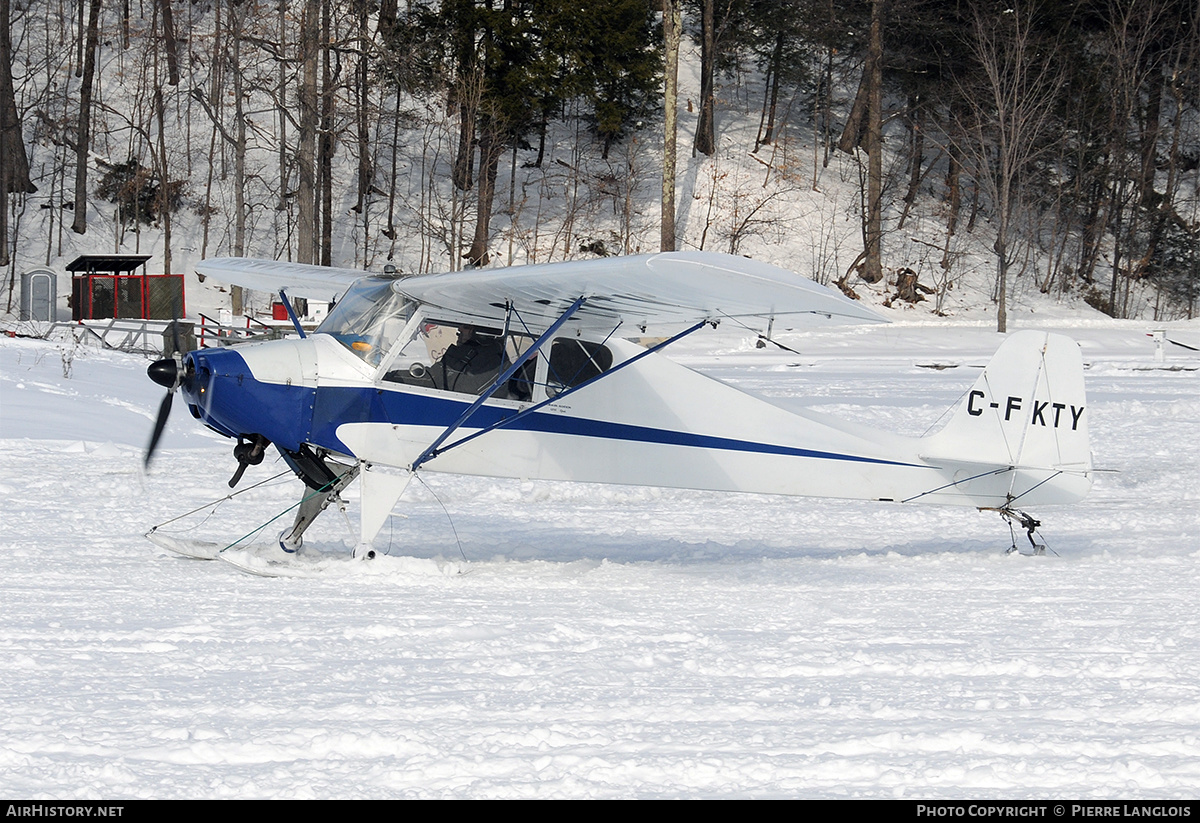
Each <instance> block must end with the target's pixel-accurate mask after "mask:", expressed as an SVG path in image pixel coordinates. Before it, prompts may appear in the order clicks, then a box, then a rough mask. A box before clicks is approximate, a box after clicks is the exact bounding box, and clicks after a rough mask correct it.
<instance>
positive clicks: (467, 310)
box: [196, 252, 886, 332]
mask: <svg viewBox="0 0 1200 823" xmlns="http://www.w3.org/2000/svg"><path fill="white" fill-rule="evenodd" d="M196 270H197V271H199V272H200V273H202V274H205V275H211V276H212V277H213V278H215V279H217V280H221V281H223V282H229V283H233V284H236V285H241V286H246V287H248V288H253V289H262V290H270V291H277V290H278V289H280V288H286V289H287V290H288V293H289V294H293V295H295V296H302V297H313V298H317V299H320V298H321V297H324V298H325V299H329V296H330V295H331V294H333V293H335V292H337V293H340V292H342V291H344V290H345V289H346V288H347V287H348V286H349V284H350V283H351V282H353V280H354V279H355V278H357V277H362V276H366V274H367V273H365V272H354V271H350V270H347V269H328V268H323V267H320V266H304V265H299V264H294V263H280V262H271V261H258V260H240V259H233V258H226V259H218V260H209V261H205V262H203V263H201V264H199V265H198V266H197V267H196ZM393 288H394V289H395V290H396V291H397V292H399V293H400V294H403V295H405V296H406V297H409V298H411V299H412V300H415V301H418V302H420V303H424V304H428V305H430V306H434V307H436V308H439V309H443V310H445V311H447V312H450V313H453V314H454V315H455V316H457V317H464V318H473V319H474V320H476V321H478V322H480V323H481V324H487V325H503V323H504V321H505V319H506V317H507V315H508V310H509V309H510V308H511V309H512V310H513V311H514V312H515V314H516V316H517V318H519V321H520V322H523V323H524V324H525V325H526V326H528V327H529V328H530V329H544V328H546V327H547V326H549V325H550V324H551V323H553V322H554V321H555V320H557V319H558V318H559V317H560V316H561V315H562V314H563V312H565V311H566V309H567V308H568V307H569V306H570V305H571V304H572V303H574V302H575V301H576V300H577V299H578V298H580V297H583V298H585V302H584V304H583V305H582V307H580V308H579V310H578V311H577V312H576V313H575V314H574V315H573V316H572V317H571V319H570V320H569V321H568V323H567V324H566V325H565V326H564V327H563V328H564V329H567V330H590V331H600V332H609V331H612V330H613V329H614V328H616V327H618V326H625V327H627V328H628V327H635V328H637V329H638V330H640V331H643V332H645V331H647V330H648V329H653V330H663V329H667V328H674V327H678V326H681V325H685V324H692V323H696V322H699V321H702V320H711V321H721V320H731V321H734V322H736V323H738V324H740V325H742V326H745V327H747V328H749V329H753V330H756V331H760V332H761V331H765V330H766V329H767V327H768V325H769V324H770V323H771V322H772V321H774V328H775V329H776V330H782V329H788V328H797V327H807V326H812V325H820V324H822V323H825V322H829V321H832V322H835V323H839V322H843V323H844V322H848V321H850V322H855V321H857V322H886V321H885V320H884V319H883V318H882V317H880V316H879V315H877V314H875V313H874V312H872V311H871V310H870V309H867V308H866V307H864V306H861V305H859V304H858V303H856V302H854V301H852V300H849V299H848V298H846V297H844V296H843V295H841V294H839V293H837V292H835V291H833V290H831V289H828V288H825V287H824V286H821V285H819V284H817V283H814V282H813V281H811V280H808V279H806V278H804V277H801V276H799V275H797V274H794V273H792V272H789V271H787V270H785V269H782V268H779V267H778V266H773V265H771V264H769V263H762V262H759V261H756V260H750V259H748V258H744V257H736V256H733V255H726V254H714V253H712V252H664V253H661V254H645V255H633V256H628V257H608V258H601V259H596V260H577V261H568V262H564V263H543V264H538V265H532V266H514V267H511V268H506V269H473V270H469V271H461V272H449V273H446V274H428V275H420V276H416V277H406V278H401V279H398V280H397V281H396V283H395V285H394V287H393Z"/></svg>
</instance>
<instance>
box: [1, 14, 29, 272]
mask: <svg viewBox="0 0 1200 823" xmlns="http://www.w3.org/2000/svg"><path fill="white" fill-rule="evenodd" d="M9 11H10V10H9V0H0V266H6V265H8V196H9V195H10V194H14V193H17V192H33V191H37V189H36V188H35V187H34V185H33V183H32V182H31V181H30V179H29V159H28V158H27V157H26V156H25V140H24V138H23V136H22V131H21V115H20V114H19V113H18V112H17V99H16V94H15V91H14V90H13V77H12V59H13V53H12V29H11V24H10V22H9V18H10V15H9Z"/></svg>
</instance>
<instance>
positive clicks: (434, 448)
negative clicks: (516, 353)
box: [408, 297, 587, 472]
mask: <svg viewBox="0 0 1200 823" xmlns="http://www.w3.org/2000/svg"><path fill="white" fill-rule="evenodd" d="M586 301H587V298H586V297H580V298H578V299H577V300H576V301H575V302H574V303H572V304H571V305H570V307H569V308H568V309H567V310H566V311H565V312H563V315H562V317H560V318H558V319H557V320H555V321H554V322H553V323H552V324H551V325H550V328H548V329H546V330H545V331H544V332H542V336H541V337H539V338H538V339H537V340H535V341H534V342H533V345H532V346H530V347H529V348H527V349H526V350H525V351H524V353H523V354H521V356H520V357H518V358H517V359H516V360H514V361H513V363H512V365H511V366H509V367H508V368H507V369H505V370H504V373H503V374H501V375H500V376H499V377H497V378H496V379H495V380H494V381H493V382H492V385H490V386H488V387H487V390H486V391H484V392H482V393H481V394H480V395H479V397H477V398H476V399H475V402H474V403H472V404H471V405H470V406H468V407H467V409H466V411H464V412H463V413H462V414H461V415H459V418H458V419H457V420H455V421H454V422H453V423H451V424H450V425H449V426H448V427H447V428H446V430H445V431H444V432H442V433H441V434H440V435H438V439H437V440H434V441H433V442H432V443H431V444H430V445H429V447H428V448H426V449H425V451H423V452H421V455H420V456H419V457H418V458H417V459H416V460H414V461H413V462H412V465H411V466H409V467H408V468H409V471H414V472H415V471H416V470H417V468H418V467H419V466H420V465H421V464H422V463H424V462H425V461H427V460H429V459H431V458H434V457H437V456H438V446H440V445H442V444H443V443H445V442H446V438H448V437H449V436H450V435H452V434H454V431H455V430H456V429H457V428H458V427H459V426H461V425H462V424H463V423H465V422H467V420H468V419H469V418H470V417H471V415H473V414H475V412H476V411H477V410H478V409H479V407H480V406H482V405H483V404H484V402H485V401H486V400H487V399H488V398H489V397H491V396H492V395H493V394H495V393H496V389H498V388H500V387H501V386H503V385H504V384H505V383H507V382H508V379H509V378H510V377H512V376H513V375H514V374H516V372H517V369H519V368H521V366H523V365H525V361H527V360H528V359H529V358H531V357H533V356H534V355H535V354H537V351H538V349H540V348H541V347H542V344H543V343H545V342H546V341H547V340H549V339H550V338H551V337H553V336H554V334H555V333H556V332H557V331H558V330H559V329H560V328H562V325H563V323H566V322H567V320H569V319H570V318H571V315H573V314H574V313H575V312H576V311H578V310H579V307H580V306H582V305H583V304H584V303H585V302H586Z"/></svg>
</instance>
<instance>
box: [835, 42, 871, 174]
mask: <svg viewBox="0 0 1200 823" xmlns="http://www.w3.org/2000/svg"><path fill="white" fill-rule="evenodd" d="M870 99H871V58H870V57H868V58H867V63H866V64H865V65H864V66H863V73H862V77H861V78H859V81H858V91H857V92H856V93H855V95H854V105H853V106H851V107H850V116H849V117H848V118H847V119H846V126H845V128H843V129H842V136H841V138H839V139H838V146H837V147H838V151H840V152H844V153H846V154H853V153H854V150H855V149H856V148H858V147H859V146H861V145H862V142H863V135H864V134H865V133H866V129H867V117H868V115H869V102H870Z"/></svg>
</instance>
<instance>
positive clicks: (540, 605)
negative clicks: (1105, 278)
mask: <svg viewBox="0 0 1200 823" xmlns="http://www.w3.org/2000/svg"><path fill="white" fill-rule="evenodd" d="M1067 331H1068V333H1071V334H1073V335H1074V336H1075V337H1076V338H1077V339H1079V340H1080V342H1081V344H1082V346H1083V350H1084V359H1085V361H1086V363H1087V364H1088V370H1087V388H1088V392H1089V408H1090V414H1091V426H1092V437H1093V448H1094V451H1095V458H1096V463H1097V465H1098V466H1099V467H1102V468H1104V469H1111V470H1113V472H1112V473H1102V474H1100V475H1099V476H1098V478H1097V482H1096V486H1095V488H1094V490H1093V492H1092V494H1091V495H1090V496H1089V497H1088V498H1087V500H1085V501H1084V502H1083V503H1081V504H1079V505H1076V506H1072V507H1063V508H1059V509H1054V510H1051V509H1046V510H1044V511H1037V512H1035V514H1036V515H1037V516H1038V517H1040V518H1041V519H1042V520H1043V522H1044V526H1043V528H1042V533H1043V534H1044V536H1045V538H1046V539H1047V541H1048V543H1049V545H1050V548H1051V549H1052V550H1053V552H1054V554H1053V555H1050V556H1046V557H1037V558H1035V557H1026V556H1005V554H1004V550H1005V548H1006V547H1007V546H1008V541H1009V534H1008V530H1007V528H1006V527H1005V526H1004V525H1003V523H1002V522H1001V521H1000V519H999V518H998V517H996V516H995V515H994V514H986V513H980V512H974V511H963V510H958V509H953V510H952V509H938V508H930V507H918V506H911V505H879V504H866V503H854V502H840V501H819V500H800V499H786V498H770V497H758V496H752V495H722V494H711V493H696V492H683V491H668V490H658V489H643V488H632V487H628V488H627V487H599V486H587V485H572V484H562V483H530V482H526V483H522V482H517V481H511V482H510V481H500V482H493V481H487V480H480V479H470V478H457V477H448V476H441V475H436V474H425V475H423V477H424V482H423V483H422V484H414V485H413V486H412V487H410V490H409V492H408V493H407V494H406V495H405V497H404V499H403V500H402V502H401V504H400V505H399V506H398V507H397V509H396V513H395V515H394V516H393V518H392V520H391V522H390V525H389V526H387V527H385V529H384V532H383V535H381V538H380V542H379V544H378V545H380V546H381V547H383V546H386V551H387V554H386V556H382V557H379V558H377V559H376V560H375V561H373V562H372V563H370V564H355V563H350V562H348V561H346V560H345V559H344V558H345V556H346V551H347V550H346V548H345V546H346V540H347V539H348V535H349V534H350V532H351V529H350V527H349V526H348V525H347V524H346V523H345V522H344V521H342V520H341V519H340V518H339V517H338V516H337V515H336V513H334V514H333V515H329V516H326V517H325V518H323V520H322V521H320V522H318V524H317V526H316V527H314V529H313V530H312V532H310V535H311V540H310V544H308V545H310V551H312V552H317V553H320V554H323V555H326V556H327V557H328V558H329V559H328V560H327V561H324V562H323V564H322V568H321V569H320V570H319V571H317V572H316V573H314V574H313V575H312V576H310V577H306V578H302V579H293V580H280V579H261V578H255V577H250V576H247V575H245V574H243V573H241V572H239V571H237V570H236V569H234V568H232V567H230V566H229V565H227V564H224V563H220V562H199V561H189V560H184V559H181V558H178V557H175V556H172V555H169V553H167V552H164V551H163V550H161V549H159V548H157V547H155V546H153V545H152V544H150V543H149V542H148V541H147V540H145V539H144V538H143V537H142V533H143V532H144V531H146V530H147V529H149V528H150V527H151V526H153V525H155V524H158V523H162V522H163V521H166V520H168V519H170V518H175V517H178V516H179V515H181V514H184V513H185V512H188V511H189V510H192V509H195V508H196V507H199V506H202V505H203V504H204V503H206V502H208V501H212V500H216V499H219V498H221V497H222V496H223V495H225V494H227V493H228V489H227V487H226V485H225V482H226V480H227V479H228V476H229V475H230V474H231V472H232V468H233V460H232V458H231V456H230V453H229V452H230V448H229V442H228V441H226V440H224V439H223V438H219V437H216V436H215V435H209V434H206V433H204V432H202V431H201V430H200V429H199V428H198V427H197V426H196V424H195V421H193V420H191V419H190V418H188V417H187V416H186V415H183V414H177V415H175V417H174V418H173V419H172V421H171V424H170V427H169V429H168V433H167V437H166V440H165V441H164V446H163V448H162V449H161V450H160V453H159V455H158V456H157V457H156V460H155V463H154V465H153V468H152V470H151V472H150V473H149V474H148V475H146V474H143V472H142V471H141V468H140V466H141V463H140V461H141V453H142V449H143V447H144V445H145V441H146V438H147V435H148V432H149V429H150V426H151V422H152V416H153V414H154V411H155V408H156V406H157V403H158V401H159V399H160V389H159V388H158V387H156V386H154V385H153V384H152V383H150V381H148V380H146V379H145V377H144V366H145V361H144V360H140V359H137V358H131V357H128V356H126V355H120V354H115V353H111V352H102V351H98V350H94V349H86V350H78V351H76V352H75V357H74V359H73V361H72V363H71V376H70V377H69V378H65V377H64V376H63V355H64V353H66V351H67V349H66V347H65V346H64V347H62V348H55V346H54V345H53V344H49V343H44V342H35V341H23V340H12V339H7V338H4V339H0V381H2V382H0V455H2V459H3V462H4V465H5V467H6V468H7V471H6V476H5V478H4V479H3V481H2V486H0V518H2V522H3V523H4V529H3V532H2V534H0V669H2V670H3V671H4V672H5V676H4V678H2V679H0V702H2V703H3V705H4V707H5V713H4V716H3V717H0V789H2V790H3V791H4V793H5V794H8V795H11V796H28V797H38V798H55V799H70V798H101V797H103V798H134V797H164V798H165V797H709V796H713V797H715V796H738V797H747V796H754V797H766V796H798V797H926V798H935V797H959V798H961V797H1011V798H1017V797H1065V796H1069V797H1078V798H1104V797H1108V798H1112V797H1123V798H1186V797H1192V796H1194V794H1195V787H1196V786H1197V785H1200V691H1198V687H1197V681H1196V673H1197V671H1200V625H1198V624H1197V621H1196V617H1195V604H1196V603H1197V602H1198V601H1200V507H1198V506H1197V500H1200V440H1198V439H1197V438H1196V427H1197V424H1198V422H1200V384H1198V383H1197V375H1198V374H1200V372H1198V371H1197V368H1200V358H1197V356H1196V355H1195V354H1194V353H1188V352H1186V351H1185V350H1184V349H1181V348H1177V347H1173V348H1172V350H1171V351H1169V352H1168V353H1167V358H1166V362H1165V364H1162V365H1165V366H1166V367H1168V368H1170V369H1176V370H1165V369H1163V368H1158V364H1156V363H1155V360H1154V348H1153V344H1152V342H1151V341H1150V340H1149V338H1147V337H1146V336H1145V334H1144V330H1143V329H1142V328H1141V327H1137V326H1134V325H1128V326H1124V327H1112V326H1111V324H1110V325H1108V326H1107V327H1083V326H1076V327H1074V328H1069V329H1067ZM1182 333H1184V334H1186V333H1188V330H1182ZM1192 333H1194V331H1193V332H1192ZM998 340H999V337H998V336H997V335H995V334H994V333H991V332H988V331H986V330H983V329H979V328H972V327H963V326H960V327H956V328H933V327H926V326H889V327H876V328H867V329H859V330H854V331H851V332H845V331H841V332H837V333H824V332H823V333H812V334H807V335H792V336H789V337H787V338H785V341H786V342H787V344H788V345H790V346H792V347H793V348H795V349H796V350H797V351H799V352H801V354H799V355H796V354H792V353H788V352H783V351H780V350H777V349H761V350H760V349H755V348H754V347H753V345H752V343H751V341H748V340H741V339H738V338H728V337H718V338H708V339H702V340H698V341H696V342H694V343H689V344H688V345H687V347H686V348H683V349H680V351H679V353H678V354H677V357H678V359H680V360H681V361H682V362H684V363H686V364H687V365H689V366H691V367H693V368H699V369H701V370H703V371H705V372H707V373H710V374H712V375H714V376H717V377H720V378H722V379H725V380H729V381H732V382H734V383H736V384H738V385H741V386H743V387H745V388H748V389H751V390H754V391H759V392H763V393H766V394H770V395H773V396H778V397H784V398H790V399H792V400H794V401H795V402H799V403H804V404H806V405H810V406H815V407H817V408H819V409H821V410H823V411H825V412H831V413H834V414H837V415H839V416H842V417H845V418H847V419H853V420H857V421H874V422H877V423H878V424H879V425H880V426H881V427H884V428H888V429H892V430H896V431H900V432H905V433H910V434H919V433H921V432H923V431H925V430H927V429H928V428H930V427H932V426H934V425H936V423H937V420H938V418H939V416H940V415H941V414H942V413H943V411H944V410H945V409H946V408H948V407H950V406H951V405H952V404H953V403H954V402H955V401H956V400H957V399H958V398H959V397H960V396H961V395H962V394H963V392H964V391H966V389H967V388H969V386H970V384H971V382H972V381H973V380H974V375H975V374H977V370H976V369H977V367H978V366H980V365H982V364H983V363H984V362H986V360H987V359H988V357H989V356H990V354H991V352H992V351H993V350H994V349H995V347H996V345H997V342H998ZM934 365H936V366H940V367H942V368H940V369H935V368H927V367H928V366H934ZM922 366H925V367H922ZM281 469H282V467H281V466H280V465H278V464H275V463H273V462H272V460H270V459H268V460H267V461H266V462H265V463H263V464H262V465H261V466H258V467H255V468H252V469H251V471H250V472H249V473H248V474H247V477H246V480H245V481H243V484H242V486H243V487H248V486H250V485H251V484H252V483H258V482H260V481H263V480H267V479H268V478H270V477H272V476H273V475H275V474H276V473H278V472H279V471H281ZM298 489H299V483H298V481H296V480H295V479H294V478H290V476H286V475H285V476H284V477H282V478H280V479H279V480H277V481H273V482H271V483H268V484H266V485H263V486H260V487H258V488H256V489H254V490H253V491H250V492H247V493H246V494H244V495H240V496H238V497H236V498H234V499H232V500H229V501H227V502H225V503H223V504H222V505H220V506H219V507H217V509H216V511H215V513H214V512H212V511H211V510H210V509H202V510H201V511H199V512H197V513H196V514H193V515H191V516H189V517H185V518H183V519H181V520H177V521H175V522H173V523H170V524H169V525H166V526H164V527H163V529H164V531H167V532H170V533H172V534H176V535H178V536H181V537H189V538H199V539H208V540H221V541H232V540H235V539H237V538H238V537H240V536H242V535H244V534H246V533H247V532H250V531H251V530H252V529H254V528H255V527H257V526H258V525H260V524H261V523H263V521H265V520H267V519H268V518H269V517H272V516H274V515H275V514H277V513H279V512H281V511H283V510H284V509H286V508H287V507H288V506H290V505H292V503H294V502H295V499H296V497H297V494H298V493H299V491H298ZM349 497H350V501H351V506H350V510H349V512H348V516H349V519H350V521H351V523H354V522H356V517H357V511H356V502H357V501H356V488H352V489H351V493H350V495H349ZM443 507H444V508H443ZM272 533H273V531H272V527H268V529H267V531H266V532H264V533H262V534H259V535H258V536H257V537H255V538H253V540H254V541H255V542H261V541H264V540H269V539H270V535H271V534H272ZM1018 537H1021V535H1018Z"/></svg>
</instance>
